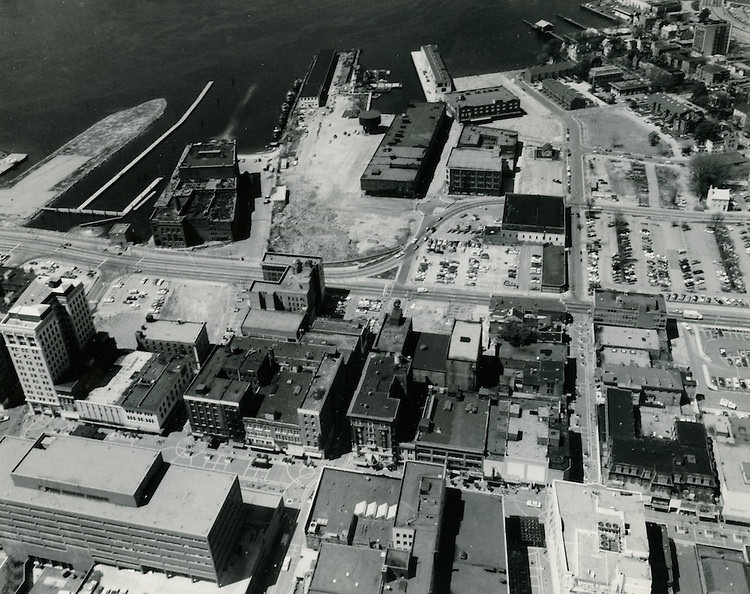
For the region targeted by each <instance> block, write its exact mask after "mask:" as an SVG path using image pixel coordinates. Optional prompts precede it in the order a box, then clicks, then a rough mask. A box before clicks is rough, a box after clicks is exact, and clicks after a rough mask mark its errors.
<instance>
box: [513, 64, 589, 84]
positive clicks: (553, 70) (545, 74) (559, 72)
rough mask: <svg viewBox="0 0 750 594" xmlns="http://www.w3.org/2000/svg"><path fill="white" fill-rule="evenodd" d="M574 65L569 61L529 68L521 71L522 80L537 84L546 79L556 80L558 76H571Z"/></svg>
mask: <svg viewBox="0 0 750 594" xmlns="http://www.w3.org/2000/svg"><path fill="white" fill-rule="evenodd" d="M575 67H576V63H575V62H573V61H570V60H566V61H564V62H555V63H554V64H542V65H541V66H531V67H530V68H527V69H526V70H524V71H523V78H524V79H525V80H527V81H528V82H532V83H533V82H537V81H540V80H545V79H547V78H557V77H558V76H569V75H571V74H573V71H574V70H575Z"/></svg>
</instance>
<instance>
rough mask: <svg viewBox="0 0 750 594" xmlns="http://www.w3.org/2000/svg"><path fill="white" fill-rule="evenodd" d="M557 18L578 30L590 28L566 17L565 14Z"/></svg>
mask: <svg viewBox="0 0 750 594" xmlns="http://www.w3.org/2000/svg"><path fill="white" fill-rule="evenodd" d="M557 18H558V19H560V20H561V21H565V22H566V23H568V24H569V25H573V26H574V27H577V28H578V29H582V30H585V29H588V28H589V27H587V26H586V25H584V24H582V23H579V22H578V21H576V20H574V19H571V18H570V17H566V16H565V15H564V14H558V15H557Z"/></svg>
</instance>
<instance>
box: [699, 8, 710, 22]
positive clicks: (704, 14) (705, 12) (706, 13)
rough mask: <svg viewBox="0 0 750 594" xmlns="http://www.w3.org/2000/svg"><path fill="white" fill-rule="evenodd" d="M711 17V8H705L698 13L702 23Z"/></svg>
mask: <svg viewBox="0 0 750 594" xmlns="http://www.w3.org/2000/svg"><path fill="white" fill-rule="evenodd" d="M710 18H711V9H709V8H704V9H703V10H701V11H700V13H699V14H698V22H700V23H705V22H706V21H707V20H708V19H710Z"/></svg>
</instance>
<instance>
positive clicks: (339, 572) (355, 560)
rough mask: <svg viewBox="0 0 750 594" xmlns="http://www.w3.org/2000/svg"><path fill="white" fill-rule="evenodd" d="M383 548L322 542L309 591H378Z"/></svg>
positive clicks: (339, 593) (338, 593)
mask: <svg viewBox="0 0 750 594" xmlns="http://www.w3.org/2000/svg"><path fill="white" fill-rule="evenodd" d="M385 554H386V553H385V550H382V551H381V550H378V549H367V548H363V547H350V546H346V545H339V544H332V543H327V542H324V543H322V544H321V546H320V552H319V553H318V560H317V563H316V565H315V573H313V578H312V583H311V585H310V591H311V592H314V593H318V592H325V593H326V594H356V593H357V592H361V593H362V594H372V593H374V592H380V587H381V581H382V577H381V574H382V569H383V564H384V563H385Z"/></svg>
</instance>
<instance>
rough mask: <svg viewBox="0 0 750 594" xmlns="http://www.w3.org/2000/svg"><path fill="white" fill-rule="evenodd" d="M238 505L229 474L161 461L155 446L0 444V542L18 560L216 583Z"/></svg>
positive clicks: (233, 535) (49, 441)
mask: <svg viewBox="0 0 750 594" xmlns="http://www.w3.org/2000/svg"><path fill="white" fill-rule="evenodd" d="M241 510H242V496H241V494H240V485H239V481H238V480H237V475H234V474H227V473H223V472H214V471H208V470H203V469H197V468H190V467H188V466H181V465H171V464H167V463H165V462H164V460H163V459H162V455H161V453H160V452H158V451H155V450H151V449H144V448H139V447H136V446H133V445H131V444H127V445H126V444H118V443H116V442H112V441H97V440H90V439H84V438H77V437H70V436H66V435H45V434H42V435H41V436H40V437H39V439H37V440H36V441H29V440H25V439H18V438H11V437H5V438H3V439H2V440H0V544H2V546H3V549H4V550H5V551H7V552H8V553H9V554H11V555H13V556H14V557H16V558H18V559H24V558H26V557H27V556H32V557H36V558H41V559H49V560H52V561H56V562H60V563H67V564H70V565H72V566H74V567H76V568H77V569H79V570H81V571H88V570H89V569H90V568H91V567H92V566H93V565H94V564H96V563H103V564H106V565H113V566H117V567H122V568H129V569H135V570H138V571H146V570H148V571H162V572H166V573H167V574H177V575H185V576H188V577H191V578H193V579H201V580H209V581H212V582H216V583H218V584H219V585H223V584H224V583H226V581H225V569H226V566H227V562H228V560H229V557H230V555H231V553H232V551H233V550H234V544H235V542H236V541H237V538H238V536H239V532H240V525H241V521H240V520H241Z"/></svg>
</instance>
